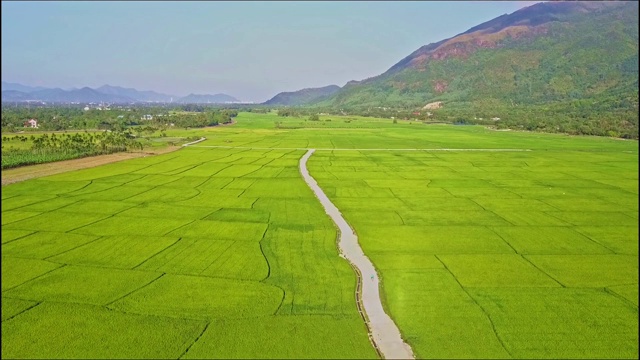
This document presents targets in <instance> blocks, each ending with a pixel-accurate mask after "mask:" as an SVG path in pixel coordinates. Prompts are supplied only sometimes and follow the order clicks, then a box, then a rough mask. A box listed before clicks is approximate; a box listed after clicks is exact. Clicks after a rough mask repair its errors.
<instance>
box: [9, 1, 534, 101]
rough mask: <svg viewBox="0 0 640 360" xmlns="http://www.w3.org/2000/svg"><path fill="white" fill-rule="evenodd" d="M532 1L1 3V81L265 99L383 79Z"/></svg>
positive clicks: (255, 99)
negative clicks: (429, 48) (428, 48)
mask: <svg viewBox="0 0 640 360" xmlns="http://www.w3.org/2000/svg"><path fill="white" fill-rule="evenodd" d="M533 3H535V2H534V1H526V2H525V1H520V2H518V1H470V2H467V1H424V2H419V1H407V2H401V1H395V2H382V1H372V2H369V1H358V2H337V1H335V2H309V1H305V2H292V1H282V2H275V1H268V2H256V1H251V2H235V1H234V2H221V1H215V2H205V1H194V2H171V1H158V2H154V1H141V2H132V1H128V2H125V1H123V2H115V1H107V2H97V1H91V2H88V1H87V2H79V1H68V2H66V1H60V2H57V1H46V2H44V1H43V2H22V1H20V2H13V1H2V80H3V81H6V82H18V83H21V84H24V85H30V86H45V87H61V88H71V87H83V86H89V87H94V88H95V87H99V86H101V85H104V84H109V85H114V86H123V87H134V88H136V89H138V90H154V91H158V92H163V93H167V94H172V95H177V96H184V95H187V94H189V93H197V94H203V93H209V94H215V93H226V94H229V95H232V96H234V97H236V98H238V99H240V100H243V101H255V102H262V101H265V100H268V99H269V98H271V97H272V96H274V95H275V94H277V93H278V92H281V91H295V90H299V89H302V88H308V87H320V86H326V85H331V84H336V85H339V86H343V85H344V84H345V83H346V82H347V81H350V80H362V79H365V78H368V77H372V76H376V75H379V74H381V73H383V72H384V71H386V70H387V69H388V68H390V67H391V66H392V65H393V64H395V63H396V62H398V61H400V60H401V59H402V58H404V57H405V56H407V55H409V54H410V53H411V52H413V51H415V50H416V49H417V48H419V47H420V46H422V45H427V44H429V43H432V42H437V41H440V40H443V39H445V38H449V37H452V36H455V35H456V34H459V33H462V32H464V31H466V30H468V29H469V28H471V27H473V26H475V25H478V24H480V23H482V22H485V21H488V20H491V19H493V18H495V17H497V16H500V15H503V14H507V13H512V12H514V11H516V10H518V9H520V8H523V7H526V6H529V5H532V4H533Z"/></svg>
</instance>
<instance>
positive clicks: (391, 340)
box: [300, 149, 414, 359]
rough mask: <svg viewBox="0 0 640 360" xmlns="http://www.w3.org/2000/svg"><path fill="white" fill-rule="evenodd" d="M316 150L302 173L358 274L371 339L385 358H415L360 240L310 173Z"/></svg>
mask: <svg viewBox="0 0 640 360" xmlns="http://www.w3.org/2000/svg"><path fill="white" fill-rule="evenodd" d="M314 151H315V150H314V149H310V150H309V151H308V152H307V153H306V154H305V155H304V156H303V157H302V158H301V159H300V173H301V174H302V177H303V178H304V181H306V182H307V185H309V187H310V188H311V190H313V192H314V193H315V194H316V196H317V197H318V199H319V200H320V203H321V204H322V206H323V207H324V209H325V211H326V212H327V214H328V215H329V216H330V217H331V219H332V220H333V222H334V223H335V224H336V225H337V226H338V229H339V231H340V242H339V248H340V251H341V252H342V254H341V255H342V256H343V257H345V258H346V259H347V260H348V261H349V262H351V264H352V265H353V266H354V267H355V268H356V270H357V271H356V273H358V276H359V279H358V283H359V284H361V286H359V289H358V292H357V295H356V296H357V297H359V298H358V302H360V303H361V304H362V306H363V307H364V311H365V321H366V322H367V327H368V328H369V332H370V336H371V338H372V340H373V343H374V345H375V346H376V348H377V349H378V351H379V352H380V353H381V354H382V356H383V358H385V359H413V358H414V356H413V351H412V350H411V347H410V346H409V345H407V344H406V343H405V342H404V341H403V340H402V337H401V336H400V330H398V327H397V326H396V324H395V323H394V322H393V320H391V318H390V317H389V315H387V313H385V312H384V309H383V308H382V301H381V300H380V286H379V283H378V274H377V273H376V270H375V268H374V267H373V264H372V263H371V261H370V260H369V258H367V257H366V256H365V255H364V253H363V252H362V249H361V248H360V245H359V244H358V237H357V236H356V235H355V234H354V233H353V230H351V227H350V226H349V224H348V223H347V222H346V220H345V219H344V218H343V217H342V215H341V214H340V210H338V208H337V207H336V206H335V205H333V203H332V202H331V201H330V200H329V198H328V197H327V195H325V193H324V192H323V191H322V189H321V188H320V187H319V186H318V183H317V182H316V181H315V179H314V178H313V177H311V175H309V171H308V170H307V160H308V159H309V157H311V155H312V154H313V152H314Z"/></svg>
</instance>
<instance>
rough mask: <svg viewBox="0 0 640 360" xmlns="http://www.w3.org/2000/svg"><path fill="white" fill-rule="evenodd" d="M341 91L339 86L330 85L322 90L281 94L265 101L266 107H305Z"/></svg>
mask: <svg viewBox="0 0 640 360" xmlns="http://www.w3.org/2000/svg"><path fill="white" fill-rule="evenodd" d="M338 90H340V86H338V85H329V86H324V87H320V88H308V89H302V90H298V91H291V92H281V93H279V94H277V95H276V96H274V97H272V98H271V99H269V100H267V101H265V102H264V103H263V104H264V105H289V106H295V105H304V104H308V103H311V102H317V101H321V100H324V99H326V98H327V97H329V96H330V95H332V94H334V93H336V92H337V91H338Z"/></svg>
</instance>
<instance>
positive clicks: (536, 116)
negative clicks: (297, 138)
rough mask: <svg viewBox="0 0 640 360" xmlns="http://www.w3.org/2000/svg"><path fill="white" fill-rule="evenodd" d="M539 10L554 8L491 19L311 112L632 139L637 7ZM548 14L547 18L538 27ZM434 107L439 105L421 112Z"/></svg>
mask: <svg viewBox="0 0 640 360" xmlns="http://www.w3.org/2000/svg"><path fill="white" fill-rule="evenodd" d="M545 6H547V7H549V8H551V7H553V6H555V5H549V4H546V5H545V4H537V5H535V6H533V7H531V9H533V8H534V7H536V8H538V9H539V13H536V12H535V11H534V10H530V11H528V12H526V13H522V14H519V15H518V14H513V15H512V16H508V17H506V18H504V19H502V20H497V22H496V23H495V24H494V25H495V28H491V29H489V31H486V32H485V33H483V34H481V35H478V34H475V35H472V34H463V35H460V36H458V37H455V38H452V39H450V40H449V41H448V42H446V44H442V45H441V46H440V47H438V46H431V45H428V46H425V47H423V48H420V49H418V50H417V51H416V52H414V53H413V54H411V55H409V56H408V57H407V58H405V59H403V60H402V61H400V62H399V63H398V64H396V65H394V66H393V67H392V68H391V69H390V70H389V71H387V72H385V73H384V74H381V75H379V76H376V77H373V78H370V79H366V80H363V81H361V82H353V83H348V84H347V85H345V86H344V87H343V88H342V89H341V90H340V91H338V92H336V93H335V94H333V95H332V96H331V97H329V98H328V99H324V100H322V101H318V102H316V103H314V104H312V106H313V107H316V108H318V109H323V112H329V111H332V112H333V113H340V112H344V113H348V114H360V115H370V116H384V117H389V116H395V117H398V118H412V117H413V118H417V119H421V120H430V121H446V122H455V121H457V120H459V119H461V118H462V119H463V120H464V121H467V122H469V123H481V124H492V125H497V126H498V127H501V128H510V129H525V130H537V131H544V132H560V133H570V134H582V135H598V136H612V137H623V138H632V139H637V138H638V4H637V3H636V2H622V3H619V5H617V4H613V5H611V6H604V5H602V6H599V5H595V6H593V8H594V9H597V10H589V11H585V9H586V8H587V7H583V5H581V4H578V3H577V4H575V5H565V4H560V5H557V7H558V8H559V7H560V6H565V9H564V10H560V9H556V11H555V12H554V13H553V15H552V16H550V15H549V13H545V11H546V10H544V8H545ZM569 8H573V10H567V9H569ZM523 11H524V10H523ZM565 12H566V13H565ZM545 17H546V18H549V19H548V20H553V21H541V19H543V18H545ZM511 18H513V20H511V21H512V22H513V23H514V24H512V25H509V24H508V22H509V21H510V20H509V19H511ZM525 19H526V20H525ZM502 22H504V24H503V23H502ZM539 22H542V24H537V25H536V26H533V25H532V24H534V23H539ZM498 30H500V31H498ZM443 42H444V40H443ZM436 47H437V48H438V49H437V50H436ZM436 101H442V102H443V104H444V107H443V108H442V109H438V110H435V111H432V110H426V109H422V107H423V106H425V105H426V104H428V103H432V102H436ZM428 112H429V113H432V114H431V115H427V113H428ZM480 118H482V119H483V120H484V121H483V120H479V119H480ZM492 118H500V121H499V122H497V123H495V122H494V121H491V120H490V119H492Z"/></svg>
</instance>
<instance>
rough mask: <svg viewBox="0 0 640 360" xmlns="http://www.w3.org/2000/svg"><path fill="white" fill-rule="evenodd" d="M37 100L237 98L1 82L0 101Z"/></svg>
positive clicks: (206, 100)
mask: <svg viewBox="0 0 640 360" xmlns="http://www.w3.org/2000/svg"><path fill="white" fill-rule="evenodd" d="M28 100H38V101H44V102H51V103H70V102H79V103H100V102H105V103H120V104H122V103H136V102H171V101H173V102H177V103H183V104H186V103H200V104H224V103H231V102H239V100H238V99H236V98H234V97H232V96H229V95H226V94H216V95H196V94H190V95H188V96H185V97H182V98H179V97H178V96H173V95H167V94H161V93H157V92H155V91H139V90H136V89H133V88H123V87H119V86H111V85H103V86H101V87H99V88H97V89H92V88H90V87H83V88H81V89H76V88H72V89H69V90H63V89H60V88H55V89H48V88H42V87H31V86H26V85H21V84H15V83H6V82H2V101H3V102H14V101H15V102H20V101H28Z"/></svg>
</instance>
